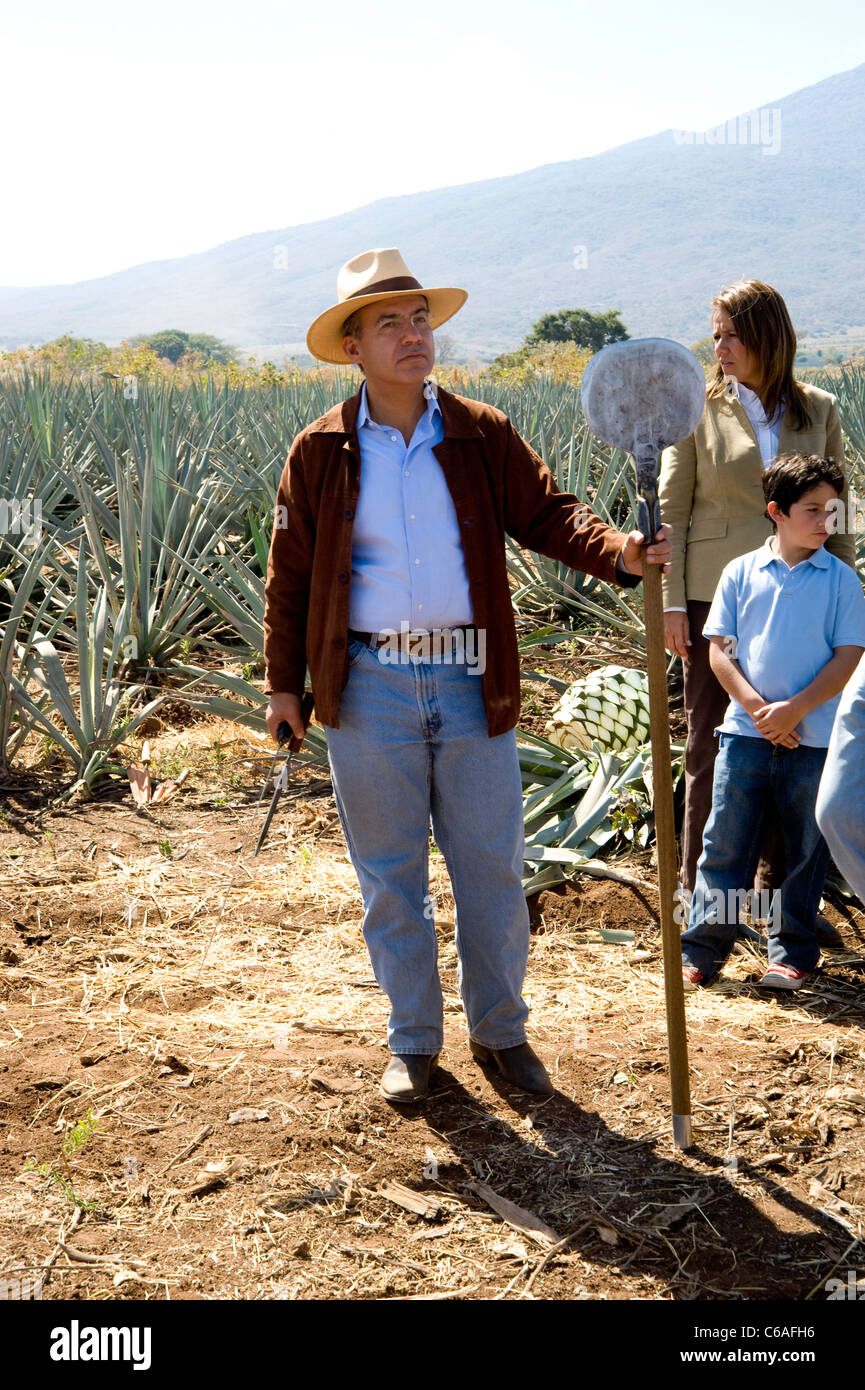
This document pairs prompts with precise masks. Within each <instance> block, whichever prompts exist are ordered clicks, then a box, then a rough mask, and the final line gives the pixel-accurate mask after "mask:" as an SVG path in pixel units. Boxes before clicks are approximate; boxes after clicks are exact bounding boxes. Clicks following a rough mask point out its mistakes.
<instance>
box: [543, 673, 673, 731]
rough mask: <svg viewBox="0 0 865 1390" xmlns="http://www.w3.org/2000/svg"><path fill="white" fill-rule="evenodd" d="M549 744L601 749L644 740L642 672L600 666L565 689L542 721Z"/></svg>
mask: <svg viewBox="0 0 865 1390" xmlns="http://www.w3.org/2000/svg"><path fill="white" fill-rule="evenodd" d="M546 734H547V738H548V739H549V741H550V743H555V744H556V745H557V746H558V747H559V748H564V749H565V750H566V751H569V750H571V749H577V750H579V751H580V752H590V751H591V749H592V747H593V746H594V745H597V746H598V747H599V748H601V749H602V750H603V751H604V752H605V753H618V752H621V750H622V749H625V748H639V747H641V746H642V745H643V744H644V743H647V742H648V740H649V685H648V681H647V679H646V675H645V673H644V672H643V671H635V670H632V669H631V668H629V667H627V666H600V667H599V668H598V669H597V670H596V671H592V672H591V673H590V674H589V675H588V676H582V677H581V678H580V679H579V680H576V681H574V682H573V684H572V685H571V686H569V687H568V689H567V690H566V691H565V693H564V695H563V696H562V698H561V700H560V701H559V703H558V704H557V705H556V707H555V709H554V710H553V712H552V715H551V716H550V719H549V720H548V722H547V725H546Z"/></svg>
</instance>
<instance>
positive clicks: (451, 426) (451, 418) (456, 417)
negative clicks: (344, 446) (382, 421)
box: [309, 386, 483, 439]
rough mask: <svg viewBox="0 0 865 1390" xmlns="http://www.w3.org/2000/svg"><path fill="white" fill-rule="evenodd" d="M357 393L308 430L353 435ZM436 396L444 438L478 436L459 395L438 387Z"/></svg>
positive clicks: (480, 433)
mask: <svg viewBox="0 0 865 1390" xmlns="http://www.w3.org/2000/svg"><path fill="white" fill-rule="evenodd" d="M360 396H361V393H360V391H358V392H357V393H356V394H355V395H354V396H349V398H348V400H346V401H341V402H340V404H339V405H335V406H334V407H333V409H332V410H329V411H328V412H327V414H326V415H322V416H321V418H320V419H319V420H315V421H314V422H313V424H311V425H310V427H309V429H310V432H311V433H312V434H343V435H348V436H350V435H354V434H356V433H357V415H358V411H359V410H360ZM437 399H438V403H439V409H440V410H441V413H442V426H443V428H444V438H445V439H472V438H475V437H477V436H478V435H480V436H483V431H482V430H481V429H480V427H479V425H478V423H477V420H476V419H475V417H474V413H473V412H472V411H471V410H470V409H469V408H468V404H467V403H466V402H465V401H463V400H462V399H461V398H460V397H459V396H452V395H451V393H450V391H445V390H444V389H443V388H442V387H441V386H439V387H438V388H437ZM472 404H474V403H473V402H472Z"/></svg>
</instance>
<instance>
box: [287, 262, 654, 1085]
mask: <svg viewBox="0 0 865 1390" xmlns="http://www.w3.org/2000/svg"><path fill="white" fill-rule="evenodd" d="M337 290H338V302H337V303H336V304H335V305H333V306H332V307H331V308H329V309H328V310H326V312H325V313H323V314H321V315H320V316H319V317H318V318H317V319H316V320H315V322H314V323H313V325H312V327H311V328H310V330H309V333H308V335H307V344H308V346H309V350H310V352H311V353H312V354H313V356H314V357H316V358H318V359H319V360H321V361H324V362H334V363H351V364H354V365H356V366H358V367H361V368H362V369H363V372H364V376H365V381H364V383H363V385H362V386H361V389H360V391H359V392H358V393H357V394H356V395H354V396H352V397H351V399H349V400H346V401H343V402H342V404H341V405H338V406H335V407H334V408H333V409H332V410H330V411H328V413H327V414H326V415H323V416H322V417H321V419H319V420H316V421H314V422H313V423H312V424H311V425H308V426H307V428H306V429H305V430H303V431H302V432H301V433H300V434H299V435H298V437H297V438H296V439H295V441H294V443H293V444H292V447H291V451H290V453H289V456H288V461H287V463H286V466H285V469H284V471H283V474H282V478H281V480H280V484H279V492H278V500H277V509H276V520H275V525H274V531H273V539H272V543H271V549H270V558H269V562H268V569H267V585H266V591H265V594H266V598H265V617H264V651H265V659H266V664H267V692H268V694H269V696H270V703H269V705H268V710H267V721H268V727H269V729H270V732H271V734H273V735H274V736H275V735H276V730H277V728H278V726H279V724H280V722H281V721H283V720H286V721H287V722H288V723H289V724H290V725H291V727H292V729H293V731H294V732H295V733H296V734H297V735H298V736H302V734H303V724H302V720H301V715H300V700H301V695H302V693H303V689H304V683H305V677H306V671H307V666H308V667H309V673H310V679H311V684H312V689H313V692H314V695H315V705H316V711H317V715H318V718H319V720H320V722H321V723H322V724H323V725H324V726H325V730H326V736H327V744H328V756H329V759H330V767H331V773H332V777H333V787H334V795H335V797H336V802H337V806H338V809H339V815H340V819H341V821H342V826H343V830H344V832H345V837H346V841H347V844H348V849H349V853H350V855H351V859H352V862H353V864H354V867H355V869H356V871H357V875H358V879H359V882H360V887H361V892H362V895H363V905H364V919H363V931H364V937H365V939H366V943H367V946H368V949H369V952H370V957H371V960H372V965H373V970H374V972H375V976H376V979H377V980H378V982H379V984H380V985H381V987H382V989H383V990H384V992H385V993H386V994H387V996H388V998H389V999H390V1004H391V1013H390V1020H389V1024H388V1043H389V1046H390V1050H391V1053H392V1056H391V1060H390V1063H389V1065H388V1067H387V1069H386V1071H385V1073H384V1076H383V1077H382V1082H381V1089H382V1091H383V1093H384V1094H385V1095H386V1096H387V1097H388V1098H389V1099H390V1100H394V1101H416V1100H420V1099H422V1098H423V1097H424V1096H425V1095H426V1094H427V1090H428V1088H429V1082H430V1076H431V1074H432V1071H433V1069H434V1068H435V1065H436V1061H437V1057H438V1053H439V1051H440V1049H441V1046H442V992H441V984H440V980H439V975H438V969H437V946H436V934H435V926H434V922H433V910H432V899H431V897H430V893H429V880H428V876H427V873H428V863H427V861H428V847H429V826H430V819H431V820H432V827H433V834H434V836H435V840H436V843H437V844H438V845H439V847H440V848H441V850H442V853H443V854H444V856H445V861H446V864H447V868H448V872H449V875H450V880H451V885H452V887H453V893H454V900H455V902H456V946H457V953H458V958H459V976H458V978H459V985H460V991H461V994H462V999H463V1004H464V1006H465V1011H466V1016H467V1020H468V1029H469V1044H470V1048H471V1051H472V1053H473V1054H474V1056H475V1058H476V1060H477V1061H478V1062H480V1063H481V1065H483V1066H486V1067H489V1068H491V1069H493V1070H495V1071H497V1072H498V1073H499V1074H500V1075H501V1076H502V1077H503V1078H504V1079H505V1080H506V1081H509V1082H510V1083H511V1084H513V1085H515V1086H517V1087H518V1088H520V1089H522V1090H526V1091H531V1092H535V1093H537V1094H542V1095H549V1094H551V1092H552V1089H553V1088H552V1085H551V1082H550V1079H549V1077H548V1075H547V1073H546V1070H545V1069H544V1066H543V1064H542V1063H541V1061H540V1059H539V1058H538V1057H537V1056H536V1055H535V1053H534V1052H533V1051H532V1049H531V1047H530V1046H529V1044H528V1043H527V1042H526V1036H525V1024H526V1017H527V1014H528V1009H527V1007H526V1004H525V1002H524V1000H523V998H522V995H521V989H522V984H523V980H524V977H525V971H526V965H527V960H528V949H529V919H528V910H527V907H526V900H525V895H524V893H523V890H522V887H521V882H520V878H521V872H522V864H523V849H524V836H523V816H522V796H521V786H520V773H519V765H518V761H517V752H516V736H515V725H516V723H517V720H518V717H519V713H520V671H519V659H518V652H517V641H516V632H515V628H514V620H513V610H512V606H511V598H510V589H509V585H508V571H507V564H506V552H505V533H506V532H507V533H508V534H510V535H511V536H513V537H514V538H515V539H516V540H517V541H518V542H519V543H520V544H521V545H523V546H527V547H529V548H531V549H533V550H537V551H540V552H542V553H544V554H547V555H551V556H553V557H554V558H556V559H559V560H563V561H564V562H565V563H567V564H569V565H570V566H571V567H572V568H574V569H582V570H585V571H586V572H588V573H590V574H594V575H598V576H599V577H601V578H603V579H607V580H611V581H615V582H618V583H621V584H625V585H633V584H637V583H638V582H639V576H640V575H641V573H642V565H643V558H644V550H643V546H642V540H643V538H642V536H641V535H640V533H639V532H637V531H632V532H631V533H630V535H627V536H626V535H623V534H621V533H620V532H618V531H615V530H613V529H612V528H611V527H609V526H607V525H605V524H604V523H603V522H602V521H601V520H599V518H598V517H596V516H595V515H594V513H593V512H592V511H591V510H590V509H589V508H588V507H586V506H585V505H583V504H582V503H580V502H579V501H578V500H577V499H576V498H575V497H572V496H570V495H568V494H563V493H560V492H558V490H557V488H556V485H555V482H554V481H553V478H552V476H551V474H550V472H549V470H548V469H547V468H546V467H545V465H544V464H543V463H542V461H541V460H540V458H538V456H537V455H536V454H535V453H534V452H533V450H532V449H530V448H529V446H528V445H527V444H526V443H525V441H524V440H523V439H521V438H520V436H519V435H518V434H517V433H516V431H515V430H514V429H513V427H512V425H511V424H510V422H509V421H508V419H507V417H506V416H505V415H503V414H502V413H501V412H500V411H498V410H494V409H493V408H492V407H491V406H488V405H485V404H484V403H482V402H480V401H474V400H468V399H465V398H463V397H460V396H455V395H451V394H450V393H449V392H447V391H444V390H442V389H441V388H437V387H435V386H434V385H433V383H431V382H430V380H429V377H430V373H431V372H432V368H433V362H434V348H433V330H434V329H435V328H438V327H439V326H440V325H441V324H443V323H444V322H446V320H447V319H449V318H450V317H451V316H452V315H453V314H455V313H456V312H457V310H458V309H459V308H461V307H462V305H463V304H464V303H465V300H466V298H467V295H466V292H465V290H460V289H452V288H436V289H426V288H424V287H423V286H422V285H421V284H420V282H419V281H418V280H416V279H415V277H414V276H413V275H412V274H411V272H410V271H409V269H408V267H407V266H406V264H405V262H404V261H403V259H402V257H401V256H400V254H399V252H398V251H396V250H395V249H390V250H376V251H368V252H365V253H364V254H363V255H361V256H357V257H355V258H354V259H353V260H351V261H349V262H348V263H347V264H346V265H344V266H343V268H342V270H341V271H340V273H339V277H338V281H337ZM668 531H669V528H664V530H663V533H662V534H661V535H660V536H659V539H658V542H657V544H655V545H654V546H650V547H649V548H648V550H646V551H645V556H646V558H647V559H648V560H649V562H651V563H654V564H664V563H666V561H668V560H669V558H670V553H671V548H670V545H669V542H668V541H667V538H666V537H667V534H668Z"/></svg>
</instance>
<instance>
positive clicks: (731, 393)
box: [725, 377, 784, 425]
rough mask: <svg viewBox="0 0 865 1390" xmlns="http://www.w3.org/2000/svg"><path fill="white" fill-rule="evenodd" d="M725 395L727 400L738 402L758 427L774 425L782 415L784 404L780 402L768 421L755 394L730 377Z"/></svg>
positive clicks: (763, 408) (761, 403)
mask: <svg viewBox="0 0 865 1390" xmlns="http://www.w3.org/2000/svg"><path fill="white" fill-rule="evenodd" d="M725 394H726V395H727V397H728V399H729V400H733V401H738V402H739V404H740V406H741V407H742V409H743V410H744V412H745V414H746V415H747V416H748V419H749V420H751V422H752V423H753V422H755V421H756V423H757V424H760V425H776V424H777V423H778V421H779V420H780V418H781V416H782V415H783V413H784V402H783V400H781V401H779V402H778V408H777V410H776V411H775V414H774V415H773V416H772V419H771V420H770V419H769V417H768V415H767V414H766V410H765V407H764V405H763V402H762V401H761V400H760V397H759V396H758V395H757V392H756V391H752V390H751V388H750V386H743V385H742V383H741V381H737V380H736V378H735V377H730V380H729V382H728V384H727V388H726V392H725Z"/></svg>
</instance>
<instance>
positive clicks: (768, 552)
mask: <svg viewBox="0 0 865 1390" xmlns="http://www.w3.org/2000/svg"><path fill="white" fill-rule="evenodd" d="M773 560H778V561H780V563H781V564H786V563H787V562H786V560H782V559H781V556H780V555H776V554H775V552H774V551H773V549H772V537H771V536H770V537H769V538H768V540H767V541H765V542H764V544H763V545H762V546H761V548H760V552H759V559H758V560H757V568H758V569H761V570H762V569H765V568H766V566H767V565H770V564H771V563H772V561H773ZM799 563H800V564H810V565H815V566H816V567H817V569H818V570H825V569H828V568H829V556H828V555H827V554H826V546H825V544H824V545H821V546H820V547H819V548H818V549H817V550H812V551H811V554H810V555H806V556H805V560H804V561H802V560H800V561H799ZM788 568H789V566H788ZM793 568H795V566H794V567H793Z"/></svg>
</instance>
